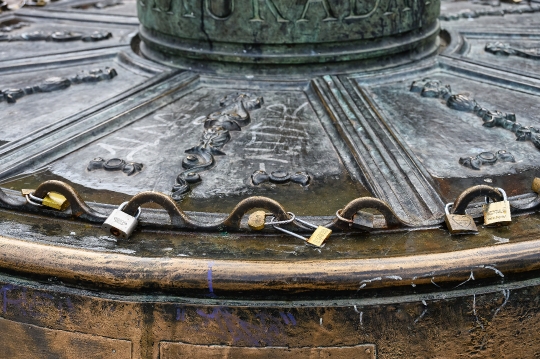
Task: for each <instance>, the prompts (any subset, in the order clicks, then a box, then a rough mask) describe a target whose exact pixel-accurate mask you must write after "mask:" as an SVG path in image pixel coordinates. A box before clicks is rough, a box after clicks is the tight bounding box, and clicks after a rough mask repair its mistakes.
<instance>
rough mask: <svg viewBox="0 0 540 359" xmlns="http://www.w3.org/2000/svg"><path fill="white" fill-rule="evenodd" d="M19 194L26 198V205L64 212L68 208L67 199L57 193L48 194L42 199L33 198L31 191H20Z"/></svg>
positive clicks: (32, 191)
mask: <svg viewBox="0 0 540 359" xmlns="http://www.w3.org/2000/svg"><path fill="white" fill-rule="evenodd" d="M21 193H22V195H23V196H25V197H26V200H27V202H28V203H30V204H33V205H36V206H45V207H49V208H54V209H57V210H59V211H65V210H66V209H67V208H68V207H69V202H68V200H67V198H66V197H64V196H63V195H62V194H60V193H57V192H49V193H47V195H46V196H45V197H43V198H39V197H36V196H34V190H33V189H22V190H21Z"/></svg>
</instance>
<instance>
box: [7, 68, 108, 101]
mask: <svg viewBox="0 0 540 359" xmlns="http://www.w3.org/2000/svg"><path fill="white" fill-rule="evenodd" d="M117 75H118V74H117V72H116V70H115V69H114V68H110V67H106V68H105V69H104V70H102V69H96V70H90V71H88V72H86V71H82V72H80V73H78V74H76V75H74V76H72V77H69V78H68V77H49V78H48V79H46V80H45V81H43V82H42V83H40V84H38V85H33V86H27V87H25V88H18V89H15V88H13V89H5V90H1V91H0V101H3V100H5V101H7V103H16V102H17V100H18V99H19V98H21V97H24V96H26V95H31V94H35V93H40V92H53V91H58V90H64V89H67V88H68V87H70V86H71V85H77V84H81V83H87V82H99V81H103V80H111V79H113V78H114V77H116V76H117Z"/></svg>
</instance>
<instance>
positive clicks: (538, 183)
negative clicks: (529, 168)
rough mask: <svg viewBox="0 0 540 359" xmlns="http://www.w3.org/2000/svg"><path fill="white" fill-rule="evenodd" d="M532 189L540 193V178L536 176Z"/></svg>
mask: <svg viewBox="0 0 540 359" xmlns="http://www.w3.org/2000/svg"><path fill="white" fill-rule="evenodd" d="M532 190H533V191H534V192H536V193H538V194H540V178H538V177H535V178H534V180H533V183H532Z"/></svg>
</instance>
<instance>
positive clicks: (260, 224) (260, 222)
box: [248, 211, 266, 231]
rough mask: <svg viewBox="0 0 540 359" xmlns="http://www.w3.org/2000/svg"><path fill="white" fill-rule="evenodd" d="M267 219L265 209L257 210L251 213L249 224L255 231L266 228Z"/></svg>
mask: <svg viewBox="0 0 540 359" xmlns="http://www.w3.org/2000/svg"><path fill="white" fill-rule="evenodd" d="M265 221H266V213H265V212H264V211H255V212H253V213H252V214H250V215H249V218H248V226H249V228H251V229H253V230H255V231H260V230H262V229H264V225H265V224H266V223H265Z"/></svg>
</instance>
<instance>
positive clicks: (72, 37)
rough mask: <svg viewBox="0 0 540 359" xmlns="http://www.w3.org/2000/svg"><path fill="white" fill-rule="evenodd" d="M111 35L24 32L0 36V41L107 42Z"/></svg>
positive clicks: (99, 32) (101, 32)
mask: <svg viewBox="0 0 540 359" xmlns="http://www.w3.org/2000/svg"><path fill="white" fill-rule="evenodd" d="M111 37H112V34H111V33H110V32H107V31H94V32H91V33H87V34H83V33H81V32H76V31H52V32H45V31H33V32H25V33H23V34H20V35H8V34H0V41H53V42H68V41H78V40H80V41H84V42H93V41H102V40H108V39H110V38H111Z"/></svg>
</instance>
